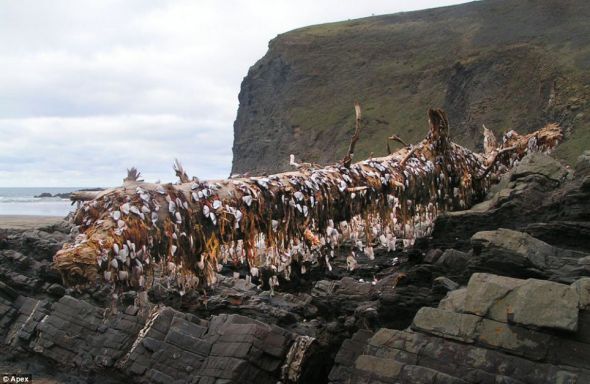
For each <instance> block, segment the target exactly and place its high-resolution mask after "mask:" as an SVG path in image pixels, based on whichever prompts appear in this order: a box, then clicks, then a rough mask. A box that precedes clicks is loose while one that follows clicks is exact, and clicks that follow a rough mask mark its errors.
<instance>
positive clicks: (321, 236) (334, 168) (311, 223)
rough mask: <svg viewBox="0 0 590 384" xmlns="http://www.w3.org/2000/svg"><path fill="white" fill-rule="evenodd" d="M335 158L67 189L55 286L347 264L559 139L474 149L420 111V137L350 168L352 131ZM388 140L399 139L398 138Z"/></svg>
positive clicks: (187, 284) (401, 240)
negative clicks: (343, 255) (244, 173)
mask: <svg viewBox="0 0 590 384" xmlns="http://www.w3.org/2000/svg"><path fill="white" fill-rule="evenodd" d="M355 111H356V129H355V135H354V136H353V139H352V141H351V145H350V149H349V151H348V153H347V155H346V156H345V158H344V160H343V161H342V162H340V163H337V164H334V165H328V166H324V167H319V166H316V165H313V164H298V163H296V162H295V158H294V156H291V159H290V163H291V164H292V165H293V166H294V167H296V168H297V170H294V171H292V172H285V173H280V174H275V175H271V176H259V177H241V178H231V179H227V180H213V181H199V180H198V179H196V178H193V179H190V178H189V176H188V175H187V173H186V172H185V171H184V169H183V168H182V166H181V165H180V163H179V162H178V161H176V162H175V166H174V170H175V172H176V175H177V176H178V177H179V179H180V183H179V184H154V183H146V182H143V181H142V180H139V175H140V174H139V172H137V170H135V169H134V168H132V169H131V170H129V172H128V176H127V178H126V179H125V180H124V184H123V186H121V187H118V188H113V189H109V190H106V191H102V192H99V193H96V194H89V193H84V194H74V195H73V196H72V198H73V200H77V201H78V203H79V207H78V209H77V211H76V213H75V215H74V222H75V224H77V225H79V229H80V233H81V234H80V235H79V236H77V238H76V239H75V242H74V243H73V244H65V245H64V246H63V249H61V250H60V251H59V252H57V254H56V255H55V257H54V266H55V268H57V269H58V270H59V271H60V272H61V274H62V276H63V278H64V280H65V281H66V283H68V284H87V283H98V282H101V281H104V282H109V283H112V284H115V285H117V286H120V287H125V288H126V287H129V288H131V289H137V290H142V289H145V287H146V285H148V281H150V282H151V281H152V279H151V278H150V279H148V278H147V276H150V275H149V274H148V272H149V271H151V270H152V268H153V267H154V265H156V264H157V265H159V270H160V271H161V273H162V275H163V276H164V277H165V278H168V279H172V280H174V281H175V283H176V284H177V285H178V286H179V287H180V288H181V289H191V288H195V287H198V286H202V285H208V284H214V283H215V282H216V279H217V277H216V276H217V273H218V272H219V271H220V270H221V268H222V265H224V264H231V265H234V266H235V267H236V268H244V267H245V268H246V269H247V270H248V278H251V277H258V276H260V275H261V273H260V271H261V269H264V270H267V271H269V273H268V274H267V275H265V276H270V277H268V281H265V282H266V283H268V284H269V285H270V287H274V286H276V285H277V284H278V283H279V280H278V278H277V276H279V275H283V276H284V277H285V278H287V279H288V278H289V276H290V275H291V272H292V271H291V268H292V267H293V266H297V267H298V268H301V271H300V272H301V273H305V272H306V268H307V266H309V264H310V263H320V264H322V265H325V267H326V268H328V269H330V268H331V264H330V260H331V258H333V257H334V255H335V252H334V250H335V249H336V247H338V246H339V245H340V244H341V243H342V242H343V241H347V242H349V243H350V244H352V252H351V254H350V255H349V256H348V258H347V265H348V268H349V269H354V268H355V265H356V260H357V258H359V257H367V258H369V259H371V258H373V257H374V256H373V252H374V251H373V247H374V246H376V245H382V246H384V247H387V248H388V249H390V250H394V249H395V248H396V246H397V244H402V245H403V246H406V247H407V246H410V245H412V244H413V242H414V240H415V239H416V238H417V237H420V236H426V235H428V234H429V233H430V231H431V229H432V224H433V221H434V219H435V218H436V216H437V215H438V213H439V212H442V211H448V210H457V209H466V208H469V207H470V206H472V205H473V204H475V203H476V202H478V201H480V200H481V199H482V198H483V197H484V196H485V194H486V192H487V191H488V189H489V186H490V184H491V183H492V182H493V181H494V180H496V178H497V177H498V175H499V174H501V173H503V172H505V171H506V170H508V169H509V168H510V167H511V166H513V165H514V163H515V162H517V161H518V160H520V159H521V158H522V157H523V156H525V155H526V154H527V153H528V152H530V151H548V150H551V149H552V148H554V147H555V146H556V145H557V144H558V142H559V141H560V140H561V138H562V133H561V129H560V128H559V127H558V126H557V125H554V124H550V125H547V126H546V127H544V128H542V129H541V130H539V131H537V132H534V133H531V134H528V135H519V134H517V133H516V132H513V131H510V132H508V133H507V134H506V135H504V138H503V140H502V144H501V145H497V144H496V141H495V138H494V139H493V133H491V132H490V131H489V130H487V129H486V132H485V137H486V138H485V148H486V151H485V153H483V154H478V153H474V152H472V151H470V150H468V149H466V148H464V147H462V146H460V145H458V144H455V143H453V142H452V141H451V140H450V138H449V124H448V120H447V117H446V114H445V112H444V111H442V110H440V109H437V110H433V109H430V110H429V111H428V118H429V124H430V129H429V132H428V135H427V137H426V138H425V139H424V140H423V141H422V142H420V143H418V144H416V145H414V146H411V145H410V146H405V147H404V148H402V149H400V150H398V151H397V152H394V153H392V154H389V155H388V156H385V157H380V158H370V159H368V160H364V161H361V162H357V163H352V156H353V152H354V144H355V143H356V141H357V140H358V136H359V132H360V130H361V109H360V105H358V104H356V105H355ZM398 141H401V139H400V140H398Z"/></svg>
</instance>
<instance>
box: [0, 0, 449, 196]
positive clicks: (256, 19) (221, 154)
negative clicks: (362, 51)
mask: <svg viewBox="0 0 590 384" xmlns="http://www.w3.org/2000/svg"><path fill="white" fill-rule="evenodd" d="M458 2H460V1H452V0H439V1H436V0H430V1H427V0H418V1H414V2H412V3H411V4H410V3H409V2H392V1H388V0H376V1H366V2H359V1H353V0H346V1H343V0H325V1H321V2H318V1H313V0H303V1H274V0H258V1H249V0H248V1H246V0H230V1H188V0H186V1H164V0H159V1H149V2H146V1H143V0H130V1H114V0H105V1H87V0H80V1H66V0H55V1H51V2H49V1H33V0H20V1H8V0H0V9H2V12H0V186H96V185H105V186H107V185H117V184H119V183H120V181H121V179H122V178H123V176H124V172H125V169H126V168H127V167H129V166H132V165H135V166H137V167H139V168H140V170H141V171H142V172H143V174H144V175H145V177H146V179H148V180H155V179H161V180H162V181H171V180H173V177H172V175H173V173H172V168H171V165H172V161H173V159H174V158H175V157H178V158H179V159H181V161H182V162H183V163H184V165H185V166H186V168H187V169H188V170H189V172H190V173H191V174H194V175H197V176H199V177H200V178H221V177H226V176H227V175H228V173H229V169H230V165H231V147H232V136H233V128H232V126H233V120H234V118H235V114H236V110H237V107H238V101H237V95H238V92H239V87H240V83H241V80H242V78H243V76H245V75H246V73H247V71H248V68H249V67H250V66H251V65H253V64H254V63H255V62H256V60H257V59H259V58H260V57H261V56H262V55H263V54H264V53H265V51H266V49H267V44H268V41H269V40H270V39H272V38H274V37H275V36H276V35H277V34H279V33H283V32H286V31H288V30H291V29H294V28H298V27H302V26H305V25H310V24H316V23H322V22H330V21H337V20H343V19H348V18H356V17H364V16H369V15H371V14H372V13H374V14H384V13H392V12H397V11H403V10H408V7H411V8H414V9H418V8H425V7H432V6H438V5H445V4H451V3H458ZM285 161H287V159H286V160H285Z"/></svg>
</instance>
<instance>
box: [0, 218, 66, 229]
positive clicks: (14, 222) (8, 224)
mask: <svg viewBox="0 0 590 384" xmlns="http://www.w3.org/2000/svg"><path fill="white" fill-rule="evenodd" d="M63 219H64V218H63V217H61V216H33V215H0V229H7V228H14V229H34V228H39V227H44V226H46V225H51V224H56V223H59V222H60V221H62V220H63Z"/></svg>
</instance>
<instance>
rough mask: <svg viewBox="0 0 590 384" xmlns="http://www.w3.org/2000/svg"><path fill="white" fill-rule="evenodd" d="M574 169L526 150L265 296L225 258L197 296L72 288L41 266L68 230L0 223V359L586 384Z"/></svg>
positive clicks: (586, 207)
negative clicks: (399, 235)
mask: <svg viewBox="0 0 590 384" xmlns="http://www.w3.org/2000/svg"><path fill="white" fill-rule="evenodd" d="M533 160H534V161H533ZM583 161H586V159H584V158H582V159H581V160H580V162H583ZM531 162H533V163H534V164H532V165H531ZM541 165H542V166H541ZM529 166H530V168H527V167H529ZM575 169H576V170H582V171H580V172H578V171H575V172H574V171H571V170H570V169H568V168H565V167H563V166H561V165H560V163H559V162H557V161H555V160H553V159H551V158H550V157H546V156H545V157H543V158H539V157H535V158H533V159H528V160H526V161H524V162H523V163H522V164H520V165H519V166H518V167H517V169H516V170H515V171H518V173H513V174H510V175H507V176H506V178H505V179H504V180H502V182H501V183H500V186H501V187H500V188H498V189H497V190H495V191H492V193H491V194H490V196H489V200H488V201H486V202H483V203H482V204H480V205H479V206H477V207H475V208H473V209H471V210H469V211H463V212H459V213H456V214H448V215H444V216H441V217H439V219H438V221H437V223H436V226H435V228H436V229H435V232H434V233H433V236H432V237H431V238H425V239H421V240H420V241H417V242H416V244H415V246H414V247H413V248H410V249H407V250H397V251H394V252H388V251H387V250H386V249H382V248H376V249H375V255H374V256H375V257H374V260H369V259H368V258H358V259H357V261H358V265H357V267H356V268H355V270H354V271H347V269H346V260H345V259H346V254H347V249H346V247H345V246H343V248H342V249H341V252H342V254H341V256H339V257H336V258H335V259H334V262H333V263H332V271H327V270H323V269H321V268H318V267H317V266H311V268H310V269H309V270H308V271H307V273H306V274H305V275H296V276H294V278H293V279H292V280H291V281H281V285H280V286H279V287H275V290H274V293H273V294H271V292H269V291H266V290H263V289H262V288H261V287H258V286H256V285H254V284H251V283H248V282H246V280H244V279H243V278H239V277H236V276H235V275H234V271H233V270H231V268H224V269H223V270H222V271H221V273H220V274H219V275H218V284H217V285H216V286H214V287H212V288H211V289H208V290H207V291H204V292H183V294H181V292H179V291H178V290H177V289H175V287H174V286H173V285H171V286H166V284H158V285H155V286H153V287H152V288H151V289H150V290H149V291H148V295H147V298H146V297H142V296H141V295H138V294H137V293H135V292H125V291H113V289H112V287H109V286H97V287H95V288H88V289H85V290H79V289H77V288H76V287H71V288H66V287H64V286H63V285H62V281H61V277H60V276H59V274H58V273H56V272H55V271H54V270H52V269H51V268H50V262H51V256H52V255H53V253H54V252H55V250H56V249H58V248H59V247H60V246H61V244H62V243H63V242H64V241H71V238H72V237H73V236H75V235H76V232H75V230H73V228H71V226H68V225H67V224H62V225H54V226H50V227H45V228H39V229H37V230H32V231H31V230H0V343H1V344H2V348H0V368H2V369H3V370H4V371H6V372H15V371H20V372H27V373H32V374H33V377H34V378H44V379H46V380H48V381H49V382H52V380H53V382H66V383H82V382H97V383H98V382H100V383H113V384H114V383H123V382H137V383H148V382H149V383H152V382H162V383H163V382H166V383H169V382H179V383H180V382H183V383H217V382H224V383H265V382H268V383H276V382H279V381H280V382H281V383H284V384H286V383H311V382H313V383H327V382H332V383H345V382H346V383H348V382H365V383H387V382H391V383H398V382H401V383H420V382H422V383H433V384H434V383H544V382H547V383H549V382H562V383H570V382H571V383H573V382H577V383H580V382H585V381H587V380H590V376H588V374H589V372H590V367H589V366H588V363H587V361H590V359H588V356H590V355H588V353H589V352H590V250H589V249H588V242H587V239H588V237H587V236H586V237H584V236H585V232H584V228H588V227H589V226H590V215H588V212H590V203H589V202H590V199H589V197H590V196H589V194H590V188H589V187H588V185H590V184H589V182H588V177H589V176H588V174H585V173H584V171H583V170H584V169H585V168H584V166H583V165H580V163H578V165H577V166H576V167H575ZM515 175H517V176H515ZM555 175H561V176H555ZM516 213H518V217H514V216H511V215H514V214H516ZM511 217H512V219H510V218H511ZM566 223H567V225H566ZM531 228H535V231H533V230H531ZM550 228H561V229H562V230H564V231H565V228H571V229H572V231H573V233H572V234H571V236H569V237H568V236H565V235H556V236H550ZM113 294H115V295H114V296H113ZM575 380H577V381H575Z"/></svg>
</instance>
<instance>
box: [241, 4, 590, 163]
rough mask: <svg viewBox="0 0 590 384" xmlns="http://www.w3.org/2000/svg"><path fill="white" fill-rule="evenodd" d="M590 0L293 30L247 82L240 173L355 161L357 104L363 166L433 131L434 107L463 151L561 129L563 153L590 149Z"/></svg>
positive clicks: (464, 8) (451, 10)
mask: <svg viewBox="0 0 590 384" xmlns="http://www.w3.org/2000/svg"><path fill="white" fill-rule="evenodd" d="M588 20H590V2H588V1H586V0H570V1H567V0H566V1H556V0H538V1H530V0H529V1H526V0H524V1H523V0H484V1H481V2H473V3H467V4H462V5H458V6H452V7H445V8H437V9H431V10H424V11H418V12H411V13H400V14H394V15H386V16H376V17H369V18H365V19H359V20H351V21H344V22H339V23H331V24H323V25H317V26H311V27H306V28H302V29H298V30H294V31H291V32H288V33H285V34H282V35H279V36H278V37H277V38H275V39H274V40H272V41H271V42H270V44H269V50H268V52H267V54H266V55H265V56H264V57H263V58H262V59H260V60H259V61H258V62H257V63H256V64H255V65H254V66H252V68H251V69H250V71H249V72H248V75H247V77H246V78H244V81H243V83H242V89H241V92H240V96H239V100H240V107H239V110H238V115H237V119H236V121H235V124H234V132H235V137H234V148H233V151H234V159H233V169H232V172H234V173H243V172H246V171H250V172H253V173H261V172H277V171H282V170H285V169H289V165H288V155H289V154H290V153H294V154H295V155H296V156H297V158H298V160H304V161H313V162H318V163H328V162H333V161H335V160H339V159H341V158H342V157H343V156H344V154H345V153H346V148H347V146H348V142H349V138H350V136H351V134H352V132H353V128H354V121H353V120H354V116H353V115H354V109H353V102H354V100H359V101H360V102H361V104H362V105H363V110H364V120H365V125H364V128H363V131H362V133H361V139H360V140H359V142H358V144H357V153H356V154H355V158H356V159H357V160H359V159H362V158H366V157H368V156H369V155H370V154H371V153H373V154H374V155H375V156H378V155H383V154H385V152H386V141H385V139H386V137H388V136H390V135H391V134H394V133H395V134H397V135H399V136H400V137H402V138H403V139H404V140H406V141H408V142H417V141H418V140H420V139H422V138H423V137H424V135H425V133H426V130H427V122H426V109H427V108H428V107H430V106H441V107H443V108H445V109H446V110H447V112H448V114H449V120H450V122H451V132H452V135H453V138H454V140H455V141H457V142H459V143H461V144H463V145H466V146H467V147H470V148H473V149H479V148H481V141H482V135H481V132H482V128H481V126H482V124H485V125H486V126H487V127H488V128H491V129H493V130H494V131H495V132H496V133H497V134H498V135H500V134H501V133H502V132H505V131H507V130H510V129H515V130H517V131H519V132H529V131H532V130H535V129H538V128H540V127H541V126H543V125H544V124H545V123H547V122H550V121H555V122H558V123H560V124H561V125H562V126H563V127H564V128H565V129H566V131H567V139H566V141H565V142H564V143H563V144H562V145H561V146H560V147H559V149H558V150H557V154H558V155H559V156H560V157H562V158H564V159H566V160H568V161H572V160H573V159H574V158H575V157H576V156H578V154H579V153H580V152H581V151H582V150H583V149H588V148H590V110H588V109H589V108H590V104H589V101H590V71H589V70H590V22H588Z"/></svg>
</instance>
